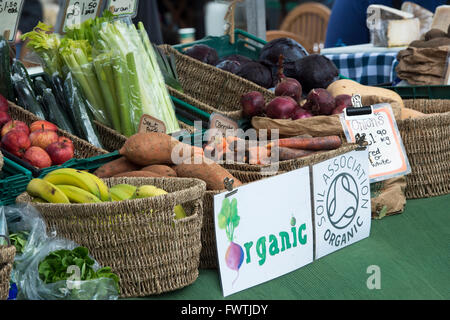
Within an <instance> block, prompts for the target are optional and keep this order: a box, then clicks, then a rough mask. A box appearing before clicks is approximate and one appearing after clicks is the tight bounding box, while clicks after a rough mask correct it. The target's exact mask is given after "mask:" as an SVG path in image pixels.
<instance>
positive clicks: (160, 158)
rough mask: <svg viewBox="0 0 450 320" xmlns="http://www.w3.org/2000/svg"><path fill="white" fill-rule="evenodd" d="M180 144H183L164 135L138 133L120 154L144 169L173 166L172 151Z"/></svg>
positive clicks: (130, 139)
mask: <svg viewBox="0 0 450 320" xmlns="http://www.w3.org/2000/svg"><path fill="white" fill-rule="evenodd" d="M179 144H181V142H179V141H178V140H176V139H174V138H172V137H171V136H169V135H167V134H164V133H157V132H151V133H138V134H136V135H134V136H131V137H130V138H128V140H127V141H126V142H125V144H124V146H123V147H122V149H120V150H119V153H120V154H121V155H122V156H125V157H126V158H127V159H128V160H129V161H131V162H133V163H135V164H137V165H140V166H143V167H145V166H150V165H153V164H172V163H173V162H172V151H173V149H174V148H175V147H176V146H177V145H179Z"/></svg>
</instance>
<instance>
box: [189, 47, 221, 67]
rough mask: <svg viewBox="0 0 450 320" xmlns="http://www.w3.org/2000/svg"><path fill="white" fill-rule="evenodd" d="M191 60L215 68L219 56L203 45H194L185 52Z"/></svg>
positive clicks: (213, 50) (212, 49)
mask: <svg viewBox="0 0 450 320" xmlns="http://www.w3.org/2000/svg"><path fill="white" fill-rule="evenodd" d="M185 54H186V55H188V56H189V57H191V58H194V59H197V60H199V61H201V62H203V63H207V64H210V65H213V66H215V65H216V64H217V62H218V61H219V55H218V54H217V51H216V50H215V49H214V48H211V47H209V46H207V45H204V44H196V45H195V46H193V47H191V48H189V49H188V50H186V52H185Z"/></svg>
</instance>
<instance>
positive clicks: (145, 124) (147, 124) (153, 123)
mask: <svg viewBox="0 0 450 320" xmlns="http://www.w3.org/2000/svg"><path fill="white" fill-rule="evenodd" d="M166 131H167V129H166V125H165V124H164V122H162V121H161V120H159V119H156V118H155V117H152V116H149V115H148V114H144V115H143V116H142V118H141V122H140V124H139V130H138V133H149V132H160V133H166Z"/></svg>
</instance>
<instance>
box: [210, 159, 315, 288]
mask: <svg viewBox="0 0 450 320" xmlns="http://www.w3.org/2000/svg"><path fill="white" fill-rule="evenodd" d="M309 181H310V180H309V168H308V167H306V168H303V169H299V170H296V171H292V172H289V173H286V174H282V175H279V176H275V177H272V178H267V179H264V180H261V181H258V182H254V183H251V184H248V185H245V186H242V187H239V188H237V189H236V190H234V191H233V192H231V193H230V192H227V193H223V194H220V195H217V196H215V197H214V216H215V232H216V240H217V250H218V251H217V253H218V263H219V268H220V276H221V280H222V290H223V294H224V296H228V295H231V294H234V293H236V292H239V291H242V290H245V289H248V288H250V287H253V286H256V285H259V284H261V283H264V282H267V281H269V280H272V279H275V278H277V277H280V276H283V275H285V274H287V273H289V272H292V271H294V270H297V269H299V268H301V267H303V266H305V265H307V264H310V263H312V262H313V226H312V216H311V191H310V183H309Z"/></svg>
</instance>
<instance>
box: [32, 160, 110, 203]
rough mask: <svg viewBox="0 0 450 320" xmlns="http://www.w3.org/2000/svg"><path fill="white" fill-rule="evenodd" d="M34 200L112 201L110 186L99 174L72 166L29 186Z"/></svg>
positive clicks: (51, 201) (66, 201)
mask: <svg viewBox="0 0 450 320" xmlns="http://www.w3.org/2000/svg"><path fill="white" fill-rule="evenodd" d="M27 192H28V194H29V195H30V196H31V197H33V202H47V203H100V202H105V201H111V197H110V194H109V189H108V186H107V185H106V184H105V183H104V182H103V181H102V180H101V179H100V178H98V177H97V176H95V175H93V174H91V173H89V172H86V171H81V170H75V169H70V168H65V169H58V170H55V171H52V172H50V173H49V174H47V175H46V176H45V177H44V178H43V179H33V180H31V181H30V183H29V184H28V186H27Z"/></svg>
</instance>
